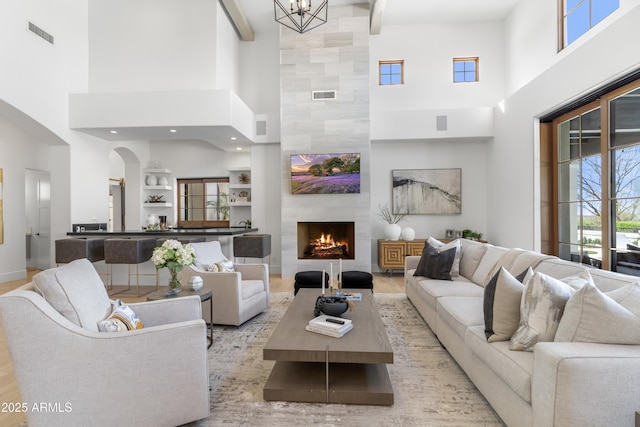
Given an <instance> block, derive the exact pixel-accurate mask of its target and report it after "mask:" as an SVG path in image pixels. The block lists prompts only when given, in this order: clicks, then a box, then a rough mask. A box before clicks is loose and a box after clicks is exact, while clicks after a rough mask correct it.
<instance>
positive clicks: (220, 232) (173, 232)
mask: <svg viewBox="0 0 640 427" xmlns="http://www.w3.org/2000/svg"><path fill="white" fill-rule="evenodd" d="M256 231H258V229H257V228H244V227H227V228H174V229H170V230H154V231H145V230H124V231H122V230H117V231H106V230H86V231H70V232H68V233H67V236H74V237H84V236H102V237H119V236H160V237H171V236H183V235H190V236H205V237H206V236H235V235H239V234H246V233H254V232H256Z"/></svg>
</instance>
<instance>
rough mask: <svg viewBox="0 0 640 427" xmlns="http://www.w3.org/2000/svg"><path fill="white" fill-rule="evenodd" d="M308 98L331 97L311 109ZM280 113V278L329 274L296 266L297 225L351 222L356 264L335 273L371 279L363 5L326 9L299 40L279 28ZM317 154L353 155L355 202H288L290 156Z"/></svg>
mask: <svg viewBox="0 0 640 427" xmlns="http://www.w3.org/2000/svg"><path fill="white" fill-rule="evenodd" d="M314 90H336V91H337V97H336V99H335V100H327V101H312V100H311V91H314ZM280 106H281V115H280V116H281V156H282V157H281V170H282V180H281V189H282V191H281V195H282V196H281V197H282V198H281V206H282V277H293V276H294V275H295V273H296V272H298V271H304V270H322V269H324V268H326V269H327V271H328V270H329V261H324V260H298V258H297V257H298V253H297V223H298V222H299V221H354V222H355V234H356V245H355V258H356V259H355V260H345V261H343V268H344V270H362V271H371V216H370V183H371V179H370V173H371V171H370V164H371V144H370V138H369V5H368V3H362V4H355V5H345V6H336V7H334V6H331V5H329V17H328V22H327V23H326V24H324V25H322V26H320V27H318V28H315V29H313V30H311V31H309V32H307V33H304V34H299V33H297V32H295V31H293V30H291V29H289V28H286V27H283V26H282V27H281V28H280ZM321 153H360V164H361V166H360V167H361V170H360V179H361V181H360V193H359V194H302V195H292V194H291V181H290V155H291V154H321ZM333 268H334V273H336V274H337V268H338V263H337V261H334V266H333Z"/></svg>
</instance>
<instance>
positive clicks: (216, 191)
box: [177, 177, 229, 228]
mask: <svg viewBox="0 0 640 427" xmlns="http://www.w3.org/2000/svg"><path fill="white" fill-rule="evenodd" d="M177 183H178V227H179V228H206V227H228V226H229V178H228V177H222V178H191V179H178V180H177Z"/></svg>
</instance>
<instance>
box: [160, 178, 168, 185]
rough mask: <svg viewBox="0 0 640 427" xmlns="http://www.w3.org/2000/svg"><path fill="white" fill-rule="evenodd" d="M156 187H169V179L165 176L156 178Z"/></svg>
mask: <svg viewBox="0 0 640 427" xmlns="http://www.w3.org/2000/svg"><path fill="white" fill-rule="evenodd" d="M158 185H169V179H168V178H167V177H166V176H161V177H160V178H158Z"/></svg>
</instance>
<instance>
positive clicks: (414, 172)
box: [391, 169, 462, 215]
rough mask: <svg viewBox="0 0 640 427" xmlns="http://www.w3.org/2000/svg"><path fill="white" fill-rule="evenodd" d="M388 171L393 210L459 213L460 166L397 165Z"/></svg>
mask: <svg viewBox="0 0 640 427" xmlns="http://www.w3.org/2000/svg"><path fill="white" fill-rule="evenodd" d="M391 175H392V179H393V190H392V200H393V203H392V204H393V213H394V214H399V215H402V214H405V215H425V214H426V215H455V214H460V213H462V169H397V170H392V171H391Z"/></svg>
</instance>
